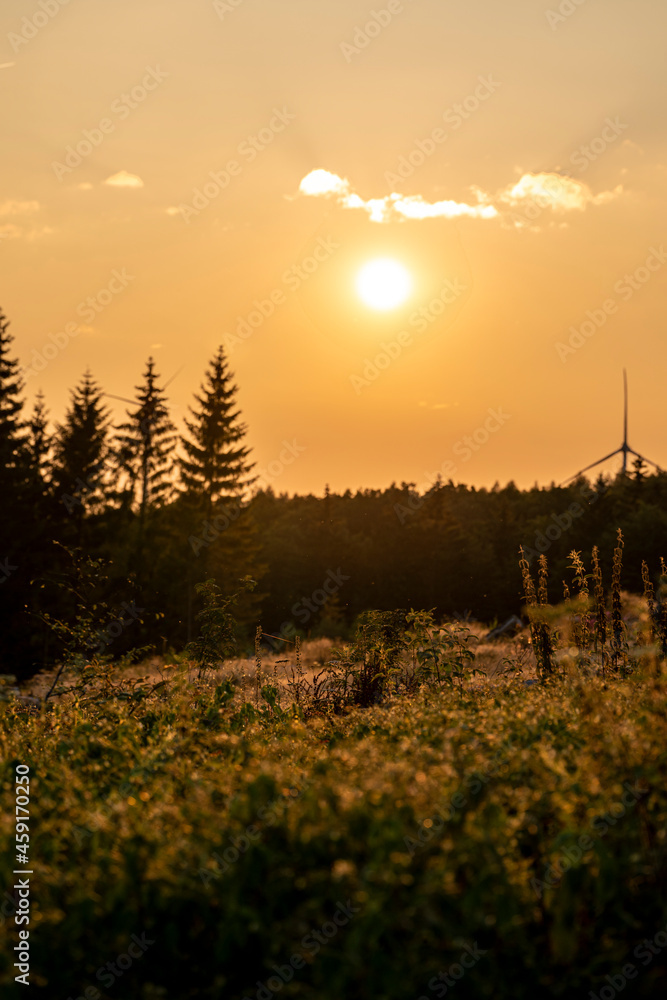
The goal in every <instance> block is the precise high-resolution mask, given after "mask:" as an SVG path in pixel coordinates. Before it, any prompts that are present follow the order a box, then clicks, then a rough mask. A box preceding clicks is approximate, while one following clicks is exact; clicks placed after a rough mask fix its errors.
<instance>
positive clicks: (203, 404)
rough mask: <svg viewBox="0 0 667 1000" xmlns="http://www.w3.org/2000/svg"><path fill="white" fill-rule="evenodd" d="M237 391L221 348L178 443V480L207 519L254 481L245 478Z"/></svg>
mask: <svg viewBox="0 0 667 1000" xmlns="http://www.w3.org/2000/svg"><path fill="white" fill-rule="evenodd" d="M237 392H238V386H236V385H234V384H233V376H232V374H231V373H230V371H229V369H228V366H227V361H226V359H225V355H224V351H223V349H222V347H220V348H218V351H217V353H216V355H215V357H214V358H213V360H212V361H211V362H210V365H209V370H208V371H207V372H206V375H205V382H204V384H203V385H202V386H201V394H200V395H196V394H195V399H196V401H197V403H198V404H199V405H198V407H197V409H194V408H193V407H190V413H191V414H192V419H191V420H186V421H185V426H186V427H187V429H188V432H189V438H187V437H182V438H181V444H182V446H183V450H184V452H185V457H184V458H182V459H181V462H180V465H181V478H182V480H183V483H184V485H185V488H186V490H187V492H188V494H189V495H190V497H191V498H193V499H196V500H198V501H199V506H200V507H201V509H202V510H203V512H204V515H205V517H210V516H211V514H212V513H213V510H214V508H215V506H216V504H218V503H219V502H220V501H224V500H230V499H233V498H240V497H241V496H242V495H243V493H244V491H245V490H246V489H247V487H248V486H250V485H251V483H252V481H253V480H252V479H250V478H249V477H248V473H249V472H250V471H251V469H252V468H253V463H249V462H248V456H249V454H250V449H249V448H246V447H245V446H244V445H243V443H242V442H243V439H244V437H245V434H246V430H247V428H246V426H245V424H243V423H241V422H240V420H239V418H240V413H239V411H238V410H237V409H236V400H235V397H236V393H237Z"/></svg>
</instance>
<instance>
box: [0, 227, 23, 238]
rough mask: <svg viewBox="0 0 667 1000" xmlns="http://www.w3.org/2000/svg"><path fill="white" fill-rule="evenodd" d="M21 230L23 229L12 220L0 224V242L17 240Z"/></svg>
mask: <svg viewBox="0 0 667 1000" xmlns="http://www.w3.org/2000/svg"><path fill="white" fill-rule="evenodd" d="M22 232H23V230H22V229H20V227H19V226H15V225H14V224H13V223H12V222H9V223H7V225H6V226H0V242H2V240H17V239H18V238H19V236H21V235H22Z"/></svg>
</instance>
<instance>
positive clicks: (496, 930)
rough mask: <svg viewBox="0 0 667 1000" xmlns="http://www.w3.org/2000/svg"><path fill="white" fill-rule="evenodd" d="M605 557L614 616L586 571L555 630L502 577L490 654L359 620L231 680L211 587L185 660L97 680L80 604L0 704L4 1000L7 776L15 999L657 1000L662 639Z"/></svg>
mask: <svg viewBox="0 0 667 1000" xmlns="http://www.w3.org/2000/svg"><path fill="white" fill-rule="evenodd" d="M622 541H623V540H622V538H621V537H619V538H618V540H617V545H616V556H615V561H614V575H613V578H612V580H611V588H610V594H609V596H608V597H607V596H606V594H605V592H604V588H603V589H602V590H600V587H601V586H602V579H601V577H600V576H599V574H598V573H597V570H596V558H597V557H596V553H595V552H594V553H593V557H592V566H591V571H590V572H588V571H587V569H586V567H585V566H584V563H583V561H582V558H581V556H580V554H579V553H576V552H573V553H572V559H571V566H572V577H573V579H572V581H571V582H570V583H569V584H568V585H567V588H566V592H565V595H564V603H562V604H560V605H558V606H554V605H552V604H549V603H548V600H547V599H546V585H547V573H548V566H547V564H546V560H544V559H543V560H542V561H541V563H540V565H539V572H538V575H537V577H536V578H535V579H534V578H533V577H532V575H531V572H530V568H529V566H528V565H527V563H526V562H525V561H524V563H523V571H524V584H525V588H526V594H525V596H526V612H527V620H528V622H529V624H528V626H527V628H525V629H524V630H522V632H521V633H520V634H519V635H518V636H517V637H516V638H515V639H510V640H501V641H500V642H497V643H494V642H491V641H489V640H487V639H485V637H484V634H483V630H482V628H481V627H479V626H474V625H471V624H470V623H465V622H451V621H450V622H444V623H437V622H436V621H435V620H434V618H433V616H432V614H431V613H430V612H423V611H421V612H414V611H405V610H399V611H394V612H368V613H366V614H365V615H363V616H361V617H360V619H359V620H358V622H357V623H356V627H355V630H354V632H353V636H352V639H351V640H350V641H348V642H343V643H340V644H338V645H337V646H335V645H333V644H331V643H330V642H320V643H319V644H318V645H316V646H314V647H312V648H310V647H309V646H308V644H306V645H304V646H303V647H302V646H301V643H300V641H299V639H298V637H297V639H296V640H295V641H294V642H293V644H290V643H287V642H286V641H285V642H284V644H283V648H284V647H288V648H289V650H290V651H289V652H288V653H284V654H282V653H277V654H276V653H275V652H273V653H272V654H270V655H267V650H266V646H265V645H263V642H262V638H263V637H262V632H261V629H259V630H258V633H257V635H256V639H255V657H254V659H253V658H250V659H247V658H246V659H243V658H241V659H236V660H234V659H230V658H227V654H228V652H229V644H230V642H231V638H232V635H233V629H232V619H231V615H232V613H233V605H231V604H230V603H229V601H228V599H227V598H224V597H223V596H222V595H221V594H220V592H219V591H218V589H217V588H216V587H215V585H213V584H212V585H210V586H208V587H206V588H204V592H203V593H202V602H203V608H202V611H201V613H200V619H199V626H200V633H199V636H198V638H197V640H195V641H194V642H193V644H192V645H191V647H190V648H189V649H188V650H187V651H186V652H185V653H184V654H179V655H171V656H168V657H166V658H159V659H156V658H153V659H147V660H144V661H143V662H140V663H138V664H134V665H130V664H129V663H126V664H112V663H111V662H110V660H109V658H108V654H107V653H106V652H105V651H104V648H103V647H102V649H101V650H98V652H96V653H95V654H94V655H93V656H90V657H88V658H86V657H83V656H82V655H81V652H80V648H81V647H80V642H81V639H82V633H83V634H84V635H85V631H86V629H87V628H90V627H92V626H91V620H94V615H93V614H92V610H91V615H92V619H90V620H87V619H86V617H85V608H82V609H81V610H80V615H79V619H78V620H77V622H76V623H75V624H74V625H72V626H70V628H71V630H72V631H76V630H77V629H78V630H79V632H78V633H77V635H76V637H75V638H76V640H77V642H78V643H79V645H78V646H77V642H74V643H73V646H72V649H71V655H70V657H69V659H67V660H66V661H65V662H64V665H63V669H62V672H61V673H60V675H59V676H56V675H55V674H52V675H49V677H42V678H40V679H39V680H38V681H37V682H35V684H34V686H33V690H34V692H35V693H36V694H39V695H40V697H39V699H36V701H35V703H32V702H27V703H26V702H21V701H18V700H17V699H16V698H12V697H10V696H9V694H8V696H7V698H6V700H5V701H4V702H2V714H1V716H0V753H1V759H2V765H1V771H0V775H1V778H2V785H1V788H2V796H3V800H4V801H5V802H6V804H7V808H5V809H3V812H2V818H1V819H0V831H1V839H0V843H1V844H2V847H1V850H0V858H1V862H2V864H1V866H0V871H1V872H2V874H3V877H4V878H5V883H6V889H7V890H8V891H9V894H6V895H3V905H2V906H1V907H0V912H1V914H2V919H3V949H2V957H1V959H0V961H1V962H2V965H1V967H0V981H1V982H2V985H3V996H7V997H8V998H11V997H13V996H17V997H18V996H20V995H21V993H20V990H21V989H22V987H21V986H17V985H15V984H14V981H13V976H14V972H13V970H12V967H11V963H12V961H13V958H12V952H11V945H12V943H13V942H12V938H13V934H14V927H13V921H12V914H13V910H12V907H13V905H14V903H13V902H12V899H13V897H12V895H11V891H10V887H11V885H12V878H13V876H12V875H11V872H12V870H13V862H14V857H13V832H14V830H13V815H12V813H11V812H10V808H9V807H10V805H11V803H12V801H13V769H14V766H15V764H17V763H22V764H27V765H28V766H29V767H30V769H31V775H32V778H31V801H32V805H31V811H32V818H31V830H32V838H31V854H32V860H33V862H34V868H35V876H34V879H33V897H34V908H33V917H32V923H31V963H32V970H33V971H32V979H33V982H34V983H35V984H36V989H35V994H36V995H43V996H45V997H49V998H56V997H62V998H63V1000H65V998H66V997H70V996H71V997H73V998H75V997H79V996H86V997H87V998H89V997H93V996H95V994H96V991H98V992H99V997H104V998H105V1000H107V998H108V1000H112V998H113V997H118V996H123V997H127V998H132V1000H134V998H137V1000H153V998H169V1000H176V998H178V1000H180V998H183V1000H185V998H188V997H210V998H211V1000H213V998H218V997H225V998H229V1000H243V998H249V1000H250V998H252V1000H255V998H256V1000H271V998H272V997H273V996H277V995H280V996H281V997H304V998H312V1000H315V998H317V1000H339V998H340V997H350V998H353V1000H354V998H359V1000H361V998H364V1000H366V998H368V997H374V998H386V1000H412V998H414V1000H419V998H427V1000H431V998H433V997H442V996H445V995H447V993H448V992H449V991H450V990H453V989H455V991H456V992H455V994H454V995H455V996H457V997H460V998H465V997H471V998H472V997H475V998H479V997H496V998H497V997H500V998H503V997H507V998H510V997H511V998H519V1000H521V998H524V997H525V998H528V997H531V998H532V997H534V996H536V995H538V996H554V997H565V998H570V997H577V996H581V997H588V996H589V993H590V991H593V993H594V995H595V996H598V995H602V996H603V997H607V996H610V995H611V994H610V993H609V992H608V991H609V990H610V989H617V988H618V984H619V983H622V984H624V983H626V982H628V980H630V979H632V980H633V982H632V984H631V985H632V994H633V995H634V996H641V997H655V996H659V995H662V993H664V989H665V986H667V975H666V973H665V968H666V963H665V957H667V949H665V950H663V948H664V945H663V944H661V942H662V941H663V940H664V942H665V944H667V936H665V934H664V931H665V925H666V924H667V908H666V904H665V899H666V898H667V896H666V893H665V888H666V886H665V881H666V875H667V868H666V860H667V859H666V852H667V844H666V831H667V782H666V781H665V778H666V771H667V669H666V666H665V660H664V639H665V631H664V622H665V617H664V614H663V605H662V603H661V599H662V592H661V590H660V589H659V588H658V590H657V591H656V590H655V588H654V586H653V583H652V582H651V579H650V574H648V570H647V571H646V574H645V576H646V589H645V594H644V595H643V597H638V596H630V595H627V594H625V593H624V592H623V591H621V589H620V560H621V557H622ZM596 574H597V575H596ZM89 610H90V609H89ZM53 624H54V625H56V627H59V628H61V629H66V627H67V626H66V623H62V622H61V623H60V624H57V623H53ZM81 630H82V631H81ZM63 638H64V641H65V642H67V636H64V637H63ZM216 650H217V654H216ZM54 681H55V684H54ZM530 682H532V683H530ZM47 696H48V697H47ZM133 935H134V938H133ZM137 940H138V941H139V942H140V944H137V945H136V948H135V952H137V951H138V957H136V958H135V959H133V960H132V962H131V965H130V966H129V967H128V968H125V969H122V968H121V967H119V966H118V965H117V964H115V960H116V958H117V956H119V955H126V954H127V953H128V948H129V947H130V945H131V943H132V941H135V944H136V941H137ZM109 963H110V964H109ZM631 967H632V969H631ZM112 969H113V970H115V972H113V971H111V970H112ZM632 970H634V971H632ZM116 973H118V974H119V975H120V974H121V973H122V978H118V976H116ZM613 983H616V987H614V986H613V985H610V984H613ZM605 989H606V990H607V992H606V993H605V992H602V994H600V991H601V990H602V991H604V990H605ZM86 990H88V993H86V992H85V991H86Z"/></svg>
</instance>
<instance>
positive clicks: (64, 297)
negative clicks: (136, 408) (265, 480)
mask: <svg viewBox="0 0 667 1000" xmlns="http://www.w3.org/2000/svg"><path fill="white" fill-rule="evenodd" d="M570 10H572V11H573V12H572V13H568V11H570ZM373 11H374V12H375V14H373V13H372V12H373ZM0 22H1V28H2V30H0V88H2V91H3V96H4V100H3V109H4V111H3V122H2V132H3V151H4V156H3V158H2V189H1V191H0V266H1V277H0V304H1V305H2V307H3V309H4V311H5V312H6V314H7V315H8V317H9V318H10V320H11V321H12V332H13V333H14V335H15V337H16V342H15V348H16V350H17V353H18V354H19V356H20V359H21V362H22V363H23V364H24V365H25V366H26V368H28V367H30V369H31V370H30V372H27V374H28V375H29V377H28V382H27V392H28V395H29V396H32V395H34V393H35V391H36V390H37V389H38V388H42V389H43V390H44V392H45V393H46V396H47V401H48V403H49V406H50V409H51V413H52V415H53V417H54V418H56V419H57V418H60V417H61V416H62V413H63V409H64V406H65V405H66V402H67V394H68V389H69V388H70V387H71V386H72V385H73V384H74V383H75V382H76V381H77V380H78V379H79V377H80V375H81V374H82V372H83V370H84V369H85V368H86V367H87V366H90V367H91V369H92V371H93V373H94V374H95V376H96V377H97V378H98V380H99V381H100V382H101V383H102V384H103V386H104V388H105V389H106V390H107V391H108V392H110V393H114V394H116V395H122V396H127V395H129V396H131V395H132V390H133V386H134V385H136V384H137V382H138V379H139V377H140V373H141V371H142V369H143V366H144V363H145V360H146V358H147V357H148V355H149V354H153V355H154V356H155V358H156V360H157V363H158V367H159V370H160V372H161V373H162V375H163V376H164V379H165V380H166V379H168V378H170V377H171V376H172V375H173V374H174V373H175V372H177V371H179V374H178V376H177V377H176V379H175V380H174V382H173V384H172V385H171V386H170V389H169V395H170V400H171V403H172V406H173V416H174V418H175V419H176V420H179V419H180V418H181V417H182V415H183V414H184V413H185V411H186V408H187V406H188V404H189V403H190V401H191V395H192V392H193V391H194V390H195V389H196V388H197V386H198V383H199V381H200V379H201V377H202V374H203V371H204V368H205V366H206V364H207V362H208V360H209V358H210V357H211V355H212V354H213V352H214V350H215V348H216V347H217V345H218V344H220V343H223V344H225V345H226V347H227V350H228V353H229V356H230V362H231V366H232V369H233V370H234V372H235V374H236V380H237V382H238V384H239V386H240V392H239V403H240V406H241V409H242V411H243V414H244V418H245V420H246V421H247V423H248V427H249V438H248V440H249V444H250V445H251V447H252V448H253V454H254V458H255V459H256V460H257V462H258V464H259V467H260V470H261V469H268V468H269V466H270V467H271V468H272V469H273V470H274V472H276V473H277V474H275V475H271V474H270V473H269V474H268V475H269V478H271V481H272V483H273V485H274V488H275V489H276V490H279V491H280V490H287V491H289V492H293V491H299V492H305V491H312V492H316V493H321V492H322V490H323V488H324V485H325V484H326V483H329V484H330V486H331V488H332V489H334V490H344V489H345V488H347V487H350V488H351V489H353V490H354V489H356V488H358V487H366V486H368V487H383V486H386V485H388V484H389V483H390V482H391V481H392V480H395V481H397V482H400V481H402V480H407V481H412V482H416V483H417V484H419V485H420V486H421V487H422V488H425V487H426V486H427V485H428V479H429V477H432V476H433V475H434V474H435V473H437V472H438V471H441V472H443V474H444V475H445V478H448V477H449V475H452V477H453V478H454V479H455V480H456V481H463V482H468V483H473V484H475V485H487V486H490V485H492V484H493V483H494V482H495V481H496V480H499V481H500V482H501V483H505V482H507V481H508V480H509V479H514V480H515V482H517V484H519V485H520V486H530V485H532V484H533V483H534V482H535V481H537V482H540V483H544V484H546V483H549V482H550V481H551V480H556V481H560V480H561V479H564V478H565V477H567V476H569V475H571V474H573V473H574V472H576V471H577V469H579V468H581V467H582V466H584V465H586V464H588V463H589V462H590V461H592V460H593V459H595V458H596V457H597V456H598V455H603V454H606V453H607V452H609V451H611V450H612V449H613V448H614V447H617V446H618V445H619V444H620V443H621V405H622V396H621V390H622V375H621V373H622V368H623V366H627V368H628V374H629V380H630V397H631V411H630V443H631V445H632V446H633V447H634V448H636V449H637V450H639V451H641V452H642V453H644V454H645V455H647V456H648V457H649V458H652V459H653V460H654V461H656V462H658V463H660V464H662V465H663V466H664V467H666V468H667V444H665V441H664V435H663V428H662V410H663V406H662V390H663V373H664V369H665V361H666V360H667V346H666V345H665V338H664V331H663V329H662V326H661V316H662V311H663V302H664V292H665V287H666V282H667V253H666V252H665V251H667V224H666V223H667V215H666V211H665V207H666V206H665V203H666V190H667V189H666V183H665V182H666V180H667V150H666V148H665V146H666V143H665V135H664V107H665V76H666V69H665V60H664V52H663V48H664V37H665V32H666V30H667V8H665V6H664V5H662V4H659V3H657V2H656V0H634V2H633V4H632V5H630V4H628V3H627V2H625V0H604V2H603V0H585V2H583V3H581V4H580V5H578V6H577V5H575V4H570V3H568V2H566V0H564V2H561V3H558V2H553V3H552V4H551V6H550V5H549V3H548V2H547V3H545V4H544V5H543V4H541V3H536V2H534V0H510V2H507V3H503V4H500V3H497V2H491V0H484V2H482V0H453V2H447V3H444V2H442V0H438V2H436V0H405V2H403V3H399V2H398V0H391V3H389V2H385V0H378V2H377V3H375V4H371V3H367V2H358V0H316V2H315V0H229V2H224V0H217V2H215V3H213V2H210V0H187V2H186V0H159V2H158V0H114V3H113V4H110V3H108V2H104V0H69V2H68V3H65V4H62V5H61V2H60V0H41V3H40V0H5V2H4V3H3V5H2V12H1V13H0ZM316 170H319V171H327V172H328V175H331V176H330V178H329V180H328V181H327V183H325V184H322V183H320V184H319V187H318V185H317V184H316V185H315V188H316V189H317V190H320V194H316V193H313V192H312V191H311V192H310V193H308V191H309V184H308V182H306V183H304V185H303V186H302V191H301V193H300V185H302V181H304V179H306V178H308V177H309V176H310V175H312V172H313V171H316ZM316 177H317V178H319V180H320V182H321V181H322V179H323V178H326V175H324V174H319V175H316ZM214 178H217V179H214ZM310 187H312V185H310ZM197 191H199V192H200V193H199V194H196V192H197ZM392 195H393V196H394V197H391V196H392ZM369 202H370V204H369ZM376 257H391V258H393V259H395V260H397V261H399V262H401V263H402V264H403V265H404V266H405V267H406V268H407V269H408V271H409V272H410V273H411V275H412V278H413V282H414V288H413V295H412V297H411V299H410V300H409V301H408V302H406V303H405V305H404V306H402V307H399V308H397V309H396V310H394V311H388V312H383V313H374V312H373V311H372V310H369V309H368V308H367V307H366V306H364V305H363V303H362V302H361V301H360V300H359V298H358V296H357V294H356V291H355V280H356V276H357V273H358V271H359V269H360V268H361V267H362V266H363V265H364V264H365V263H366V262H368V261H369V260H371V259H374V258H376ZM263 314H264V315H263ZM573 327H574V328H576V331H577V332H575V333H574V335H573V330H572V328H573ZM582 327H583V330H582ZM242 334H245V335H242ZM587 334H588V335H587ZM47 345H51V346H49V347H47ZM45 347H46V354H45ZM40 359H41V360H40ZM376 360H377V362H378V363H377V364H376V363H375V361H376ZM369 362H370V364H369ZM38 367H39V368H40V369H41V370H40V371H39V372H37V371H34V369H36V368H38ZM181 369H182V370H181ZM33 372H34V373H33ZM113 405H114V407H115V406H116V403H114V404H113ZM118 405H119V407H121V406H122V404H118ZM491 411H493V412H491ZM114 412H116V413H117V415H118V417H119V418H120V416H121V415H122V409H118V410H114ZM466 438H467V439H468V440H467V441H466ZM471 441H472V444H471ZM284 442H288V443H289V444H290V445H291V446H292V451H293V452H295V454H294V455H293V460H291V461H290V462H285V461H282V462H281V461H280V455H281V454H282V455H283V456H285V455H286V451H285V448H286V446H285V444H284ZM290 454H291V453H290ZM270 463H273V464H272V465H270ZM278 469H279V470H280V471H278Z"/></svg>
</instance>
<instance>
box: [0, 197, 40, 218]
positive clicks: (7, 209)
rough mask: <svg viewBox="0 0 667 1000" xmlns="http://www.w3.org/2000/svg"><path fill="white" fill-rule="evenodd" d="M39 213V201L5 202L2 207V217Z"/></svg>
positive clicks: (0, 207) (0, 208) (0, 211)
mask: <svg viewBox="0 0 667 1000" xmlns="http://www.w3.org/2000/svg"><path fill="white" fill-rule="evenodd" d="M37 211H39V202H38V201H15V200H13V199H12V200H10V201H4V202H3V203H2V204H1V205H0V215H24V214H25V213H26V212H37Z"/></svg>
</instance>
